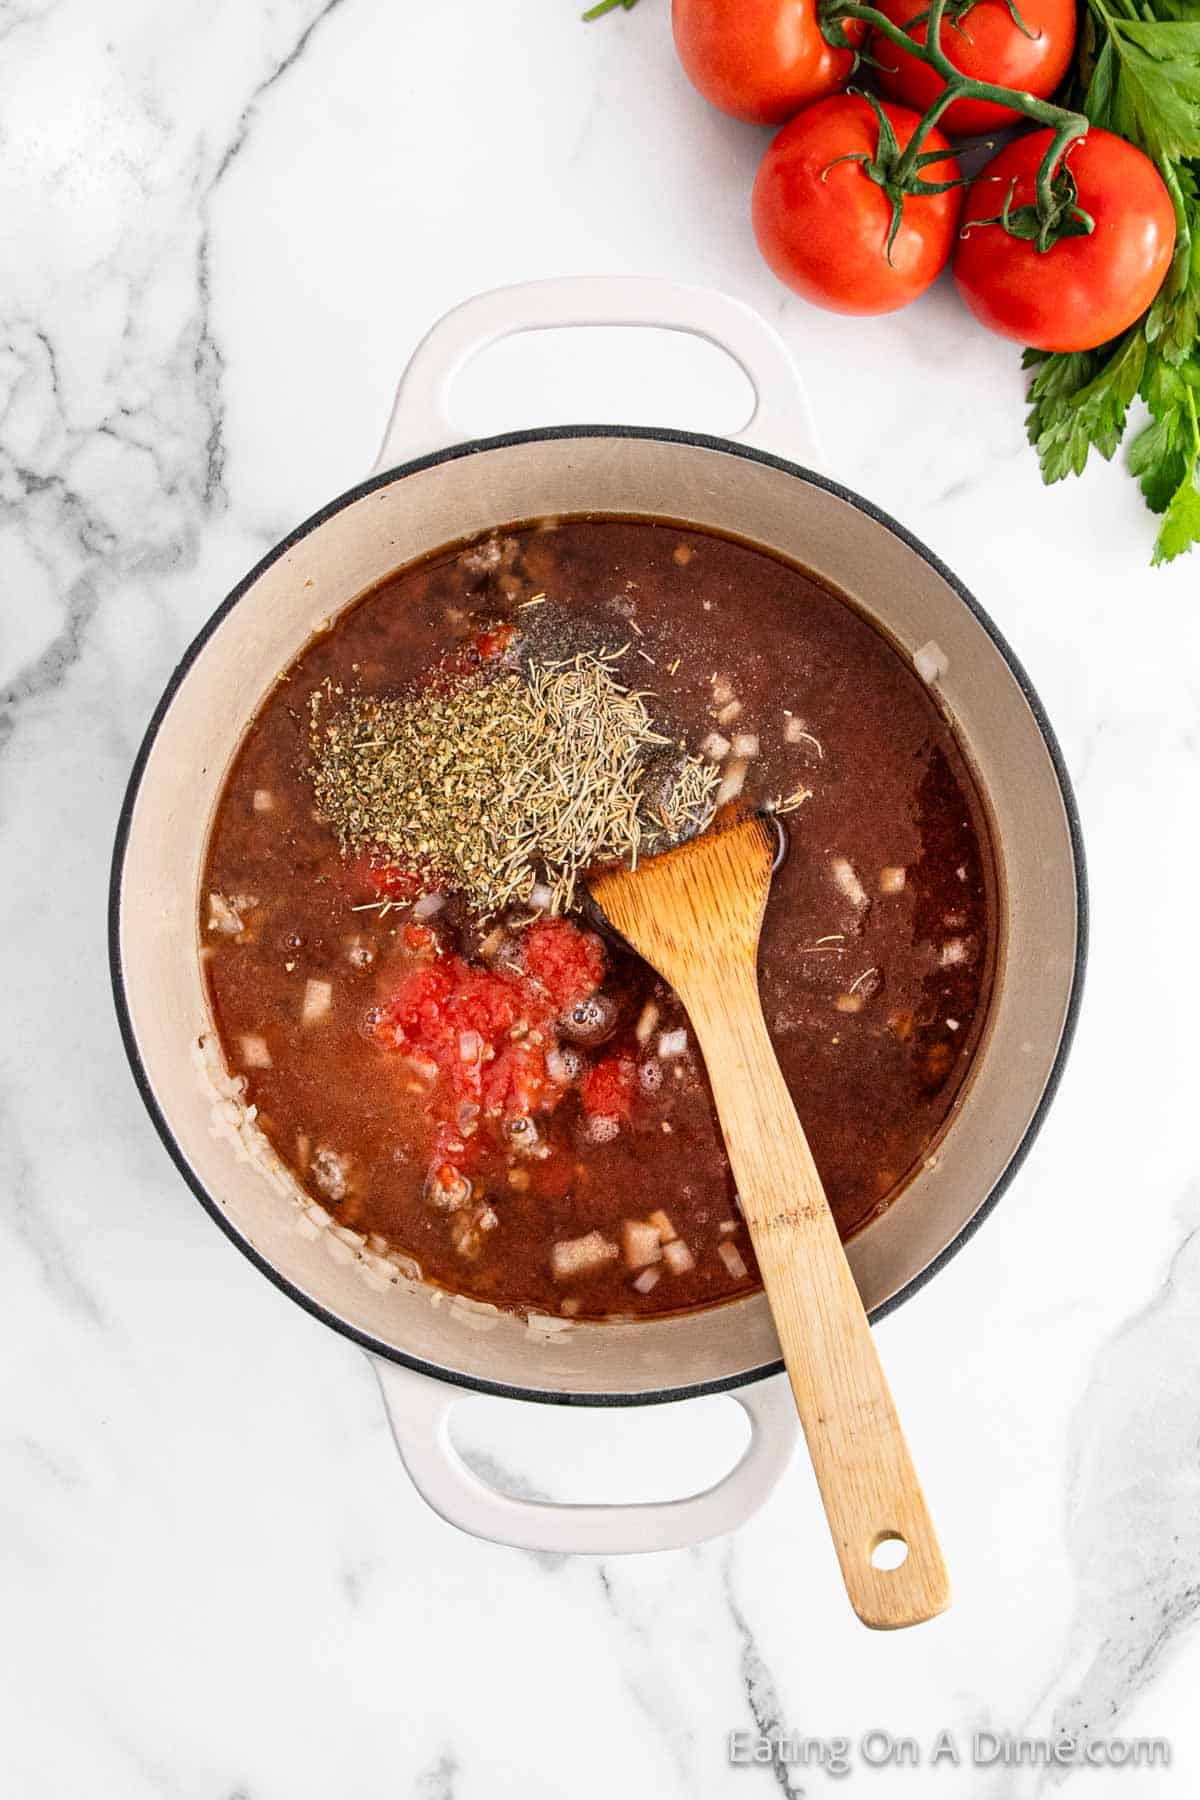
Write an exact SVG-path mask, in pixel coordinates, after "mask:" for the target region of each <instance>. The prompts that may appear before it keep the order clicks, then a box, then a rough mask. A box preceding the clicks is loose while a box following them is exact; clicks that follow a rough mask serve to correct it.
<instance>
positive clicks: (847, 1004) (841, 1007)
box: [834, 994, 863, 1013]
mask: <svg viewBox="0 0 1200 1800" xmlns="http://www.w3.org/2000/svg"><path fill="white" fill-rule="evenodd" d="M834 1005H835V1006H836V1007H837V1009H838V1011H839V1012H840V1013H856V1012H861V1011H862V1009H863V997H862V995H861V994H839V995H838V997H837V999H836V1000H835V1001H834Z"/></svg>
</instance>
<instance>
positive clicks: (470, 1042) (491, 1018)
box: [374, 919, 633, 1168]
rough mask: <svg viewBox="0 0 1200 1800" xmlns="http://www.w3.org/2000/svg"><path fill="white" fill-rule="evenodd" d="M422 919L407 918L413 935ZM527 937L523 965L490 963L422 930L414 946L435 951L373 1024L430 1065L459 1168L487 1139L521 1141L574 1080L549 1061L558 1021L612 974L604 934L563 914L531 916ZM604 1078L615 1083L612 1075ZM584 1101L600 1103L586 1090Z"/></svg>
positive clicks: (441, 1123) (450, 1153) (380, 1036)
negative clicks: (556, 1074)
mask: <svg viewBox="0 0 1200 1800" xmlns="http://www.w3.org/2000/svg"><path fill="white" fill-rule="evenodd" d="M420 929H421V928H419V927H408V928H406V931H405V937H406V940H407V939H408V936H409V932H411V931H416V930H420ZM425 939H429V940H430V943H429V945H426V944H425V942H424V940H425ZM521 945H522V955H523V958H524V968H523V969H522V970H521V971H520V972H518V971H517V970H515V969H513V970H511V971H509V970H503V969H490V968H484V967H481V966H480V965H478V964H472V963H469V962H467V961H465V960H464V959H463V958H462V957H460V956H450V955H441V954H437V953H436V939H435V938H434V937H433V934H432V933H429V932H427V931H425V932H423V939H422V943H421V944H420V945H417V944H410V948H412V949H414V950H416V949H419V948H433V949H434V951H435V954H434V955H433V957H432V960H430V961H428V962H425V963H423V964H421V965H420V966H418V967H414V968H413V969H411V970H410V972H409V973H408V975H407V976H406V977H405V979H404V980H403V982H402V983H401V984H400V986H399V988H398V989H397V990H396V992H395V993H394V994H393V995H392V997H391V999H390V1001H389V1002H388V1003H387V1004H386V1005H385V1006H384V1007H383V1008H382V1010H381V1012H380V1014H379V1017H378V1020H377V1022H376V1025H375V1028H374V1029H375V1037H376V1040H377V1041H378V1042H379V1043H380V1044H382V1045H384V1046H386V1047H387V1048H388V1049H392V1050H399V1051H402V1052H404V1053H405V1054H406V1055H407V1057H408V1058H409V1059H410V1061H411V1063H412V1064H413V1065H414V1067H416V1068H418V1069H419V1070H420V1071H422V1072H423V1073H424V1072H429V1073H432V1081H431V1084H430V1090H429V1102H428V1107H429V1112H430V1114H431V1116H432V1117H433V1118H434V1119H435V1120H436V1121H437V1122H438V1128H439V1129H438V1132H437V1134H436V1136H435V1145H436V1154H437V1156H438V1157H439V1158H441V1159H444V1161H445V1162H446V1163H448V1164H450V1165H452V1166H453V1167H456V1168H462V1167H463V1166H465V1164H466V1163H467V1162H469V1161H470V1160H471V1159H472V1155H473V1153H474V1152H475V1151H476V1150H477V1149H478V1148H479V1147H480V1140H481V1139H484V1140H489V1139H490V1140H493V1141H494V1140H496V1139H503V1138H505V1137H506V1136H507V1137H508V1138H509V1139H510V1140H511V1141H512V1142H514V1143H516V1142H517V1141H518V1139H519V1134H520V1131H521V1126H520V1124H519V1123H518V1122H519V1121H525V1120H529V1119H531V1118H532V1117H533V1115H534V1114H535V1113H538V1112H544V1111H548V1110H550V1109H551V1108H553V1107H554V1106H555V1105H557V1103H558V1102H559V1101H560V1100H561V1099H562V1097H563V1095H564V1093H565V1092H566V1091H567V1089H566V1087H565V1086H564V1085H563V1083H562V1080H561V1079H559V1080H558V1081H554V1080H552V1079H551V1076H550V1073H549V1070H548V1068H547V1062H546V1058H547V1053H548V1052H549V1051H551V1050H554V1049H555V1048H556V1047H557V1044H558V1038H557V1034H556V1031H555V1022H556V1020H557V1019H558V1017H559V1016H560V1015H561V1014H562V1013H563V1011H564V1010H565V1009H566V1008H567V1007H569V1006H571V1005H574V1004H576V1003H577V1002H578V1001H579V1000H581V999H585V998H586V997H587V996H588V995H590V994H592V993H594V992H595V991H596V989H597V987H598V986H599V985H600V983H601V981H602V980H603V978H604V974H605V957H604V949H603V946H602V944H601V943H600V940H599V939H598V938H597V937H595V936H593V935H592V934H591V933H587V932H582V931H579V930H577V929H576V927H575V926H574V925H571V924H569V923H568V922H567V921H566V920H564V919H545V920H540V921H539V922H538V923H536V924H534V925H531V926H530V927H529V928H528V930H527V931H526V932H525V933H524V934H523V937H522V940H521ZM608 1061H609V1062H613V1063H614V1064H615V1061H616V1059H613V1058H609V1059H608ZM605 1066H606V1065H605V1064H599V1065H597V1067H596V1068H595V1069H593V1070H591V1071H590V1073H589V1075H588V1077H587V1081H593V1080H594V1079H595V1078H597V1077H600V1071H601V1070H603V1069H604V1067H605ZM621 1066H622V1068H624V1067H625V1064H624V1063H622V1065H621ZM628 1069H629V1076H628V1081H627V1082H626V1083H625V1085H626V1086H627V1088H628V1093H627V1095H626V1096H625V1097H624V1099H623V1100H622V1103H621V1105H620V1107H619V1108H618V1107H616V1106H615V1105H614V1106H612V1107H610V1108H609V1109H608V1110H610V1111H614V1112H618V1113H619V1114H620V1116H624V1115H625V1114H627V1113H628V1110H629V1104H630V1102H631V1101H632V1097H633V1065H632V1063H629V1064H628ZM425 1078H426V1079H427V1078H428V1075H427V1074H426V1077H425ZM603 1079H607V1080H608V1082H609V1083H610V1085H611V1083H612V1081H613V1079H614V1078H613V1077H612V1076H609V1077H606V1078H603ZM621 1081H622V1082H625V1077H624V1075H622V1077H621ZM585 1087H586V1082H585ZM605 1091H607V1089H606V1090H605ZM584 1104H585V1106H587V1107H588V1110H589V1111H595V1110H596V1108H595V1107H593V1106H591V1105H589V1103H588V1101H587V1098H586V1094H585V1101H584Z"/></svg>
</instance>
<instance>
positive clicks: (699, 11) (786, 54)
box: [671, 0, 866, 125]
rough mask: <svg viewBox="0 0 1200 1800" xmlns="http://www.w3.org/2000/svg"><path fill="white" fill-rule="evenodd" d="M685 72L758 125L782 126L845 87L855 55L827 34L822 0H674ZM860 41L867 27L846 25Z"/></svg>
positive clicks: (707, 94) (726, 107)
mask: <svg viewBox="0 0 1200 1800" xmlns="http://www.w3.org/2000/svg"><path fill="white" fill-rule="evenodd" d="M671 29H672V30H673V32H674V34H675V49H676V51H677V52H678V55H679V60H680V62H681V63H682V64H683V68H684V72H685V74H686V75H687V77H688V79H689V80H690V81H691V83H692V85H693V87H696V88H698V89H699V90H700V92H701V93H702V94H703V95H704V98H705V99H706V100H711V102H712V104H713V105H714V106H716V107H719V108H720V110H721V111H722V112H724V113H732V115H733V117H734V118H735V119H747V120H749V122H750V123H751V124H752V125H778V124H780V123H781V122H782V121H783V120H784V119H790V118H791V116H792V114H793V113H794V112H797V111H798V110H799V108H800V107H802V106H807V105H808V103H809V102H810V101H812V100H820V99H822V98H823V97H824V95H826V94H832V93H834V92H835V91H836V90H837V89H838V88H842V87H845V85H846V83H847V82H848V81H849V79H850V75H851V72H852V69H853V66H854V55H853V52H852V51H849V50H839V49H837V48H836V47H835V46H834V45H832V44H831V43H830V42H829V41H828V39H827V38H826V37H825V34H824V32H823V31H822V30H821V26H820V21H819V19H818V14H817V0H672V5H671ZM845 31H846V36H847V37H848V38H849V39H850V41H851V43H856V44H857V43H861V41H862V39H863V37H864V36H865V35H866V28H865V26H863V25H861V24H859V23H858V22H856V21H854V20H850V21H848V22H847V24H846V27H845Z"/></svg>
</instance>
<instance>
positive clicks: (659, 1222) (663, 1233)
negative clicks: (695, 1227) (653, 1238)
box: [650, 1211, 676, 1244]
mask: <svg viewBox="0 0 1200 1800" xmlns="http://www.w3.org/2000/svg"><path fill="white" fill-rule="evenodd" d="M650 1223H651V1225H653V1227H654V1229H655V1231H657V1233H658V1236H659V1241H660V1242H661V1243H664V1244H669V1243H670V1242H671V1239H672V1238H673V1237H674V1236H675V1235H676V1233H675V1227H674V1226H673V1225H672V1223H671V1221H670V1219H668V1217H667V1215H666V1213H665V1212H662V1211H658V1212H652V1213H651V1214H650Z"/></svg>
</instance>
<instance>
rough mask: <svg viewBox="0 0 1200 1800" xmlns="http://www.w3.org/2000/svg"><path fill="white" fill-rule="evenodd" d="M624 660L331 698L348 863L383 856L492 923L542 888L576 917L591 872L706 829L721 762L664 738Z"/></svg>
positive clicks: (317, 742)
mask: <svg viewBox="0 0 1200 1800" xmlns="http://www.w3.org/2000/svg"><path fill="white" fill-rule="evenodd" d="M622 654H623V652H621V651H601V652H599V653H597V654H588V653H583V652H581V653H579V654H577V655H575V656H573V657H571V658H570V659H568V660H562V661H547V662H541V663H539V662H535V661H530V662H529V664H528V665H527V669H526V671H525V673H524V674H514V673H498V674H491V673H487V672H483V673H479V674H475V675H472V676H469V677H466V678H464V679H462V680H460V681H457V682H455V683H453V684H452V685H449V686H442V685H439V686H435V687H432V688H429V689H427V690H425V691H424V692H422V693H419V694H416V695H413V696H410V697H406V698H400V699H378V698H372V697H370V696H367V695H360V694H351V695H346V694H340V693H336V692H335V693H330V692H327V691H324V690H319V691H318V692H317V693H316V694H314V695H313V699H312V715H311V738H312V752H313V784H314V789H315V792H316V798H317V804H318V805H319V807H320V808H321V810H322V812H323V813H324V814H325V815H326V817H327V818H328V819H329V821H330V823H331V824H332V825H333V827H334V830H335V831H336V832H337V835H338V838H339V841H340V842H341V845H342V848H343V850H345V851H348V852H359V851H364V850H365V851H383V852H386V854H387V855H388V856H390V857H392V858H394V859H395V861H396V862H397V863H398V864H399V865H400V866H402V867H404V868H406V869H411V870H414V871H417V872H419V873H420V874H421V875H422V876H423V877H425V878H427V880H428V882H429V885H430V886H439V887H445V888H448V889H451V890H453V891H455V892H458V893H461V894H463V895H464V896H465V897H466V899H467V900H468V901H469V902H470V903H471V904H472V905H473V906H474V907H475V908H476V909H477V910H478V911H479V912H481V913H483V914H490V913H493V912H497V911H499V910H500V909H501V908H503V907H504V906H507V905H509V904H510V903H512V902H514V901H528V900H529V899H530V898H531V896H532V894H533V892H534V890H535V888H537V887H538V886H539V884H542V885H545V886H547V887H548V888H549V889H550V892H551V896H552V898H551V905H550V909H551V910H552V911H554V912H563V911H566V910H567V909H568V908H569V907H570V906H571V904H572V902H573V900H574V896H575V889H576V885H577V883H578V880H579V877H580V875H581V873H582V872H583V871H584V870H585V869H587V868H588V867H589V866H590V865H591V864H593V863H596V862H603V861H607V860H612V859H614V858H621V859H629V860H631V861H633V862H636V860H637V857H638V855H639V854H640V853H643V852H646V853H650V852H653V851H654V850H657V849H663V848H665V847H666V846H667V845H668V844H670V843H674V842H677V841H679V840H680V839H682V838H684V837H687V836H690V835H691V834H693V833H694V832H696V831H698V830H700V829H701V828H702V827H703V826H704V825H706V824H707V822H708V819H709V816H710V814H711V811H712V801H713V796H714V794H715V791H716V788H717V786H718V782H719V776H718V773H717V770H716V769H715V768H713V767H712V765H711V764H709V763H706V762H702V761H700V760H699V759H698V758H696V757H692V756H687V755H685V754H684V753H683V752H682V751H681V750H680V749H679V748H678V746H677V745H675V744H674V742H673V740H672V739H670V738H668V737H665V736H664V735H663V734H662V733H661V732H659V731H657V730H656V729H655V726H654V721H653V719H652V718H651V716H650V713H649V712H648V711H647V708H646V704H645V703H646V700H647V698H649V696H648V695H646V694H644V693H641V692H637V691H635V690H631V689H630V688H628V687H626V686H624V685H623V683H622V682H621V681H620V680H619V678H618V675H617V671H616V665H617V663H618V660H619V658H620V656H621V655H622Z"/></svg>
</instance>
